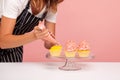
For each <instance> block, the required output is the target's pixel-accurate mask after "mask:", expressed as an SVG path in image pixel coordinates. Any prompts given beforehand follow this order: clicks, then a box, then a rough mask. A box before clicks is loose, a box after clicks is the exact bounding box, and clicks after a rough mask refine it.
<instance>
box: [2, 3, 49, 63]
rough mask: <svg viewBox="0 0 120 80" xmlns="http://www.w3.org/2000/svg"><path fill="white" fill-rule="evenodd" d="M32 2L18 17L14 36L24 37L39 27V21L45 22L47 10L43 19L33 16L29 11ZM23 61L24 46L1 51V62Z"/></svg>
mask: <svg viewBox="0 0 120 80" xmlns="http://www.w3.org/2000/svg"><path fill="white" fill-rule="evenodd" d="M29 5H30V1H29V2H28V4H27V5H26V8H25V9H24V10H23V11H22V13H21V14H20V15H19V16H18V17H17V20H16V25H15V28H14V31H13V35H22V34H24V33H26V32H30V31H32V30H33V29H34V27H35V26H36V25H38V23H39V21H40V20H41V21H42V20H43V19H44V18H45V16H46V14H47V9H46V11H45V12H44V14H43V15H42V17H41V18H38V17H36V16H35V15H33V14H31V13H30V12H29V11H28V9H29ZM22 60H23V46H19V47H16V48H9V49H0V62H22Z"/></svg>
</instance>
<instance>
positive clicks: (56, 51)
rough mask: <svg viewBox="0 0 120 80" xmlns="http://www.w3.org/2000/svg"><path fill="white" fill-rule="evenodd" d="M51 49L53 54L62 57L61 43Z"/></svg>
mask: <svg viewBox="0 0 120 80" xmlns="http://www.w3.org/2000/svg"><path fill="white" fill-rule="evenodd" d="M49 51H50V55H51V56H54V57H60V55H61V52H62V46H61V45H55V46H52V47H51V48H50V50H49Z"/></svg>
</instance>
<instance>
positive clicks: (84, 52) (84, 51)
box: [77, 40, 90, 57]
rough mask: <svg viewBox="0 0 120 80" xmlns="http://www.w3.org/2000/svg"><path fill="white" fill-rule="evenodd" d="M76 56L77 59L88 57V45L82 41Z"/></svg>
mask: <svg viewBox="0 0 120 80" xmlns="http://www.w3.org/2000/svg"><path fill="white" fill-rule="evenodd" d="M77 52H78V55H79V57H89V54H90V47H89V45H88V43H87V42H86V41H85V40H84V41H82V42H81V43H80V44H79V45H78V51H77Z"/></svg>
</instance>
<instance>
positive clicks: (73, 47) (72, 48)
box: [65, 40, 77, 52]
mask: <svg viewBox="0 0 120 80" xmlns="http://www.w3.org/2000/svg"><path fill="white" fill-rule="evenodd" d="M65 50H66V51H68V52H72V51H76V50H77V44H76V43H75V42H74V41H71V40H70V41H67V43H66V46H65Z"/></svg>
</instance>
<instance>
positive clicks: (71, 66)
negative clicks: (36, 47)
mask: <svg viewBox="0 0 120 80" xmlns="http://www.w3.org/2000/svg"><path fill="white" fill-rule="evenodd" d="M46 58H48V59H56V58H60V59H62V60H65V63H64V65H63V66H60V67H59V69H60V70H64V71H76V70H81V69H82V68H81V66H80V65H79V64H78V63H77V62H76V60H80V59H93V58H94V56H92V55H89V56H88V57H84V58H83V57H78V55H76V56H75V57H65V55H61V56H60V57H56V56H55V57H54V56H51V55H50V53H47V55H46Z"/></svg>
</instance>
